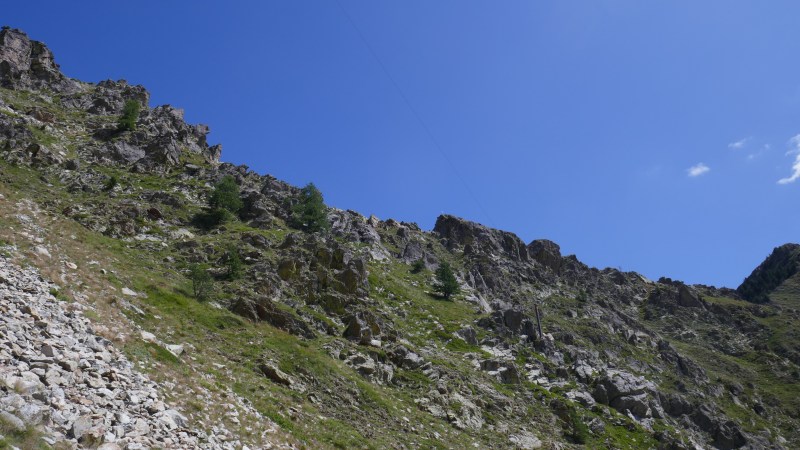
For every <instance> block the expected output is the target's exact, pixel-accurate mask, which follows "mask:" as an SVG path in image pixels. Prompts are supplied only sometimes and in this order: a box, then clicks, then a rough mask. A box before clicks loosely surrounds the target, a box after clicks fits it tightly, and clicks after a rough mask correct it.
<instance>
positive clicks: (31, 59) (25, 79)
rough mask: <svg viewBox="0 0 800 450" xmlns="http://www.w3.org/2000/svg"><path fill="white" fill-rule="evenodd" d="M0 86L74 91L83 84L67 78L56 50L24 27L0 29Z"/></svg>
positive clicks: (64, 91)
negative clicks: (25, 31) (52, 49)
mask: <svg viewBox="0 0 800 450" xmlns="http://www.w3.org/2000/svg"><path fill="white" fill-rule="evenodd" d="M0 85H2V86H3V87H6V88H11V89H42V88H47V89H50V90H53V91H55V92H62V93H71V92H76V91H79V90H81V88H82V84H81V83H80V82H77V81H75V80H71V79H69V78H67V77H65V76H64V75H63V74H62V73H61V70H60V68H59V66H58V64H56V62H55V58H54V57H53V53H52V52H51V51H50V49H48V48H47V46H45V45H44V44H43V43H41V42H39V41H33V40H31V39H30V38H29V37H28V35H26V34H25V33H24V32H23V31H22V30H18V29H13V28H8V27H5V28H3V29H2V30H0Z"/></svg>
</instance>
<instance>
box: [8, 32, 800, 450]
mask: <svg viewBox="0 0 800 450" xmlns="http://www.w3.org/2000/svg"><path fill="white" fill-rule="evenodd" d="M0 86H2V88H0V245H2V251H3V252H4V255H5V256H4V258H7V260H8V263H9V264H15V263H16V264H20V263H24V264H32V265H35V266H38V267H40V269H41V270H42V272H43V273H44V274H46V275H47V276H48V277H50V278H51V279H52V281H54V282H56V283H58V286H57V287H56V286H54V287H53V289H54V292H57V293H58V295H59V296H60V298H62V300H69V301H74V302H75V304H76V305H84V306H83V307H84V308H87V310H88V311H94V312H93V313H87V314H86V316H87V317H89V319H91V320H92V323H93V326H94V327H97V328H99V329H102V330H107V333H106V334H107V338H108V339H109V345H114V346H116V348H119V349H120V351H121V352H123V353H124V354H125V355H126V356H127V358H129V359H130V360H131V361H133V362H134V363H136V364H138V366H139V367H140V368H141V370H142V371H144V372H145V373H147V374H148V375H149V376H150V377H151V378H152V379H153V380H154V381H155V382H157V383H159V385H160V386H166V387H167V389H162V390H160V391H159V390H158V389H157V388H154V392H165V393H164V394H157V395H164V403H169V405H166V406H169V407H168V408H167V407H166V406H165V409H164V410H160V411H159V410H154V411H155V412H153V413H150V412H148V413H147V414H149V415H148V416H143V417H142V418H143V420H144V419H147V420H149V419H150V418H151V415H152V417H153V418H155V419H158V418H159V417H161V416H159V413H161V412H162V411H166V410H174V411H175V412H176V414H179V415H180V417H181V418H182V419H181V420H184V419H185V424H183V425H181V424H176V427H175V428H172V427H167V428H169V429H168V430H166V431H164V433H163V434H160V435H158V436H160V438H159V442H161V443H162V444H163V445H164V446H167V447H169V446H170V445H173V444H174V445H175V446H179V444H178V443H179V442H186V441H181V440H180V439H182V438H183V435H181V433H189V435H191V436H195V437H197V438H198V439H200V440H196V441H193V442H199V443H202V444H203V445H207V446H209V447H215V446H216V447H221V448H240V447H241V446H242V445H248V446H249V447H250V448H260V447H268V446H269V445H286V446H293V445H297V446H300V445H306V446H310V447H314V448H317V447H320V448H328V447H338V448H342V447H345V448H353V447H370V446H372V447H377V448H385V447H393V448H419V447H434V448H437V447H438V448H466V447H478V448H490V447H496V448H539V447H542V448H579V447H581V446H584V445H585V446H588V447H591V448H708V447H714V448H723V449H728V448H794V447H797V446H798V445H800V434H798V430H797V429H796V428H797V427H796V423H797V421H798V420H800V388H798V386H800V383H798V381H800V367H799V366H798V364H800V358H798V354H800V353H798V348H797V345H798V344H797V343H798V342H800V340H799V339H797V337H798V336H796V333H797V331H795V330H796V329H797V324H798V319H799V318H800V315H799V313H798V311H797V309H796V307H792V306H791V305H792V304H796V303H793V302H794V301H795V299H796V298H797V297H798V295H800V292H795V291H794V290H793V289H794V287H793V286H794V284H793V282H792V281H791V280H793V277H794V275H795V273H796V258H795V256H796V255H795V253H796V250H797V248H798V246H796V245H787V246H784V247H781V248H780V249H777V250H776V252H775V253H774V254H773V255H772V256H770V258H768V259H767V261H765V263H764V264H762V266H760V267H759V268H758V269H756V271H755V272H754V274H753V275H751V277H749V278H748V280H746V281H745V283H743V285H742V287H740V288H739V289H738V290H737V291H733V290H731V289H724V288H713V287H709V286H702V285H696V286H690V285H686V284H684V283H681V282H679V281H673V280H669V279H660V280H658V281H651V280H648V279H646V278H645V277H643V276H641V275H639V274H637V273H634V272H621V271H618V270H615V269H602V270H601V269H596V268H591V267H588V266H587V265H585V264H583V263H581V262H580V261H579V260H578V259H577V258H576V257H575V256H563V255H562V254H561V251H560V248H559V246H558V245H557V244H556V243H553V242H551V241H547V240H535V241H533V242H531V243H529V244H525V243H524V242H523V241H522V240H521V239H519V238H518V237H517V236H516V235H514V234H513V233H510V232H506V231H501V230H495V229H491V228H489V227H486V226H483V225H480V224H477V223H474V222H470V221H467V220H464V219H461V218H458V217H454V216H450V215H443V216H441V217H439V218H438V220H437V221H436V225H435V227H434V229H433V230H432V231H424V230H421V229H420V228H419V227H418V226H417V225H416V224H411V223H404V222H398V221H395V220H391V219H388V220H380V219H378V218H375V217H369V218H367V217H363V216H362V215H360V214H358V213H357V212H354V211H342V210H336V209H328V211H327V219H328V222H329V224H330V227H329V228H328V229H327V230H325V231H321V232H317V233H306V232H303V231H301V230H298V229H293V228H291V227H290V226H289V224H290V223H292V221H291V220H290V219H291V216H292V211H293V205H295V204H297V202H299V201H300V190H299V189H297V188H296V187H293V186H291V185H289V184H287V183H284V182H282V181H280V180H277V179H275V178H274V177H271V176H269V175H261V174H257V173H255V172H253V171H251V170H249V169H248V168H247V167H245V166H233V165H231V164H227V163H221V162H220V161H219V158H220V153H221V147H220V146H219V145H217V146H209V145H208V143H207V142H206V135H207V133H208V127H207V126H205V125H191V124H187V123H186V122H185V121H184V120H183V113H182V111H181V110H179V109H176V108H173V107H171V106H158V107H150V105H149V104H148V102H149V94H148V93H147V91H146V90H145V89H144V88H143V87H141V86H132V85H129V84H128V83H126V82H124V81H116V82H115V81H104V82H101V83H98V84H91V83H84V82H81V81H77V80H72V79H70V78H68V77H66V76H65V75H63V74H62V73H61V72H60V70H59V68H58V65H57V64H56V63H55V61H54V59H53V55H52V54H51V53H50V51H49V50H47V47H46V46H44V44H41V43H38V42H35V41H32V40H30V39H29V38H28V37H27V36H26V35H25V34H24V33H22V32H21V31H19V30H12V29H4V30H2V31H0ZM129 101H135V102H138V103H139V104H140V105H141V106H142V110H141V113H140V114H139V116H138V118H137V121H136V127H135V130H122V129H120V128H119V127H118V125H117V119H118V117H119V116H120V114H122V111H123V108H124V105H125V103H126V102H129ZM225 177H231V178H232V179H233V180H234V181H235V184H236V186H237V187H238V190H239V192H240V197H241V200H242V204H243V207H242V208H241V209H240V210H238V211H237V212H236V213H235V217H234V218H233V219H232V220H231V221H229V222H226V223H223V224H220V225H216V226H209V225H208V224H207V223H204V222H203V221H202V220H200V219H201V218H202V217H203V215H204V214H207V213H208V201H207V199H208V197H209V194H210V193H211V191H212V188H213V186H214V185H215V184H216V183H218V182H219V181H220V180H222V179H223V178H225ZM231 252H235V254H236V256H237V259H238V260H240V261H241V263H242V265H243V268H242V276H241V277H233V276H231V275H230V270H229V269H228V267H230V261H231V260H232V258H233V256H232V253H231ZM4 261H6V260H4ZM442 262H447V263H449V265H450V266H451V267H453V268H454V270H455V274H456V277H457V279H458V281H459V283H460V287H461V289H460V290H461V292H460V294H458V295H456V296H455V298H454V299H453V300H452V301H446V300H443V299H441V298H440V297H438V296H437V295H435V294H434V293H433V292H432V290H433V287H432V286H433V285H434V281H435V280H434V275H433V274H434V270H435V269H436V268H437V267H438V266H439V265H440V264H441V263H442ZM198 266H199V267H201V268H205V269H207V270H205V273H207V274H208V275H209V276H210V277H211V278H212V280H213V286H214V287H213V289H212V292H211V294H210V295H211V299H210V300H208V301H199V300H197V299H196V298H194V295H193V289H192V288H193V286H192V282H191V280H190V278H191V277H190V273H191V272H190V268H192V267H195V268H196V267H198ZM792 270H794V272H792ZM0 282H3V281H2V279H0ZM798 286H800V284H798ZM762 294H763V295H762ZM764 295H766V298H765V297H764ZM770 296H772V297H774V299H773V300H772V301H765V300H769V297H770ZM743 298H744V299H746V300H751V301H745V300H743ZM43 301H45V304H47V302H52V301H54V300H53V299H47V300H43ZM752 301H756V302H761V303H760V304H756V303H753V302H752ZM537 309H538V311H539V315H538V317H537V314H536V310H537ZM540 326H541V329H542V333H541V334H540V332H539V327H540ZM142 331H145V332H146V334H144V333H142ZM65 333H66V334H70V333H73V331H66V332H65ZM0 340H1V341H2V342H1V343H2V344H3V345H5V346H6V347H9V346H13V344H12V343H11V341H10V338H9V337H8V335H7V334H0ZM31 342H34V341H31ZM167 343H169V344H167ZM31 345H34V344H31ZM35 346H36V345H34V347H35ZM176 346H177V347H180V348H181V349H183V350H184V351H182V352H177V350H176V348H177V347H176ZM0 348H1V347H0ZM170 349H172V350H176V353H174V354H173V353H170V352H172V350H170ZM0 352H2V350H0ZM0 354H1V355H6V353H0ZM170 355H171V356H170ZM7 356H8V357H7V358H6V359H4V360H2V361H0V364H2V365H4V366H3V367H0V369H4V368H9V367H11V366H12V365H14V367H21V369H19V371H23V369H25V370H24V371H25V372H28V371H29V370H28V369H29V368H30V367H32V366H30V356H26V355H23V354H20V353H19V352H17V353H15V352H10V353H9V354H8V355H7ZM37 357H38V356H37ZM26 358H27V360H26ZM110 358H111V359H114V358H115V357H113V356H112V357H110ZM101 359H102V358H101ZM23 364H27V365H28V366H26V367H23ZM87 369H88V368H87ZM42 370H44V372H43V373H42V374H39V373H38V372H35V371H32V370H31V371H30V372H31V373H33V374H34V375H32V376H38V377H39V378H40V380H39V381H40V382H42V383H45V384H46V383H47V379H48V375H47V373H48V372H47V370H46V369H44V368H43V369H42ZM20 373H21V372H20ZM15 376H16V375H15ZM177 386H181V388H180V389H178V388H177ZM170 388H171V389H170ZM109 389H110V388H109ZM12 391H13V387H0V409H2V410H3V411H5V412H6V413H8V414H11V415H13V416H14V417H16V418H17V419H19V420H23V419H24V424H23V425H24V428H25V429H28V428H30V429H31V430H38V431H36V432H37V433H41V434H42V435H43V436H44V437H45V438H47V439H50V440H58V439H62V440H64V441H71V442H76V441H78V440H79V438H78V437H76V436H75V435H74V433H73V434H70V433H69V429H70V427H73V426H74V424H75V421H77V420H78V418H79V417H80V415H76V416H73V415H70V416H68V417H67V416H63V417H61V419H58V420H60V422H59V421H58V420H55V419H54V417H56V416H54V415H53V414H50V415H47V414H42V415H36V416H35V417H27V416H26V417H24V418H23V417H20V416H24V414H22V413H20V411H19V409H18V408H16V409H15V408H12V407H10V406H7V405H8V404H10V403H9V402H5V400H4V399H8V398H11V397H12V394H13V392H12ZM111 392H112V393H113V392H114V391H113V389H111ZM209 396H210V398H212V400H210V402H206V401H204V400H203V399H204V398H206V397H209ZM4 402H5V403H4ZM211 402H213V404H212V403H211ZM96 403H98V405H99V406H97V408H96V410H93V411H94V413H93V414H97V415H104V417H106V419H107V420H106V419H104V420H103V421H100V420H97V421H93V422H92V424H91V425H92V427H100V428H98V429H102V433H95V434H98V436H100V437H98V439H99V440H104V441H106V443H108V444H111V443H114V444H115V445H118V446H120V447H123V448H124V447H125V446H128V448H135V445H134V446H130V445H129V444H131V443H134V444H135V442H133V441H130V440H125V439H126V433H130V430H129V428H130V427H128V428H126V424H124V423H121V422H120V420H121V419H119V418H116V416H115V414H114V412H113V410H112V409H111V408H112V406H113V405H105V406H103V405H102V403H103V402H99V401H98V402H96ZM216 404H221V405H224V407H216V406H215V405H216ZM42 405H43V406H42V408H43V411H44V410H45V409H46V407H47V408H51V409H52V410H53V411H55V409H53V408H55V406H53V405H52V402H51V404H49V406H47V405H48V403H47V402H43V404H42ZM104 408H106V409H104ZM138 413H139V412H137V414H138ZM170 414H172V413H170ZM162 415H163V414H162ZM175 417H178V416H175ZM56 418H57V417H56ZM54 420H55V421H54ZM162 422H163V421H162ZM273 422H274V424H273ZM59 427H60V428H59ZM59 430H61V431H59ZM64 430H67V431H64ZM159 430H165V429H164V428H163V427H162V428H159ZM187 430H189V431H187ZM264 430H270V431H269V432H267V431H264ZM3 433H4V431H0V434H3ZM159 433H160V431H159ZM170 433H174V434H175V440H170V441H167V440H166V439H170V438H171V435H170ZM18 434H19V433H18ZM15 436H17V435H13V436H12V437H11V438H13V439H17V437H15ZM19 436H21V434H19ZM217 438H219V439H217ZM19 439H22V438H21V437H20V438H19ZM93 442H95V441H93ZM237 442H238V443H237ZM95 443H99V442H95ZM198 445H200V444H198ZM109 448H113V447H109Z"/></svg>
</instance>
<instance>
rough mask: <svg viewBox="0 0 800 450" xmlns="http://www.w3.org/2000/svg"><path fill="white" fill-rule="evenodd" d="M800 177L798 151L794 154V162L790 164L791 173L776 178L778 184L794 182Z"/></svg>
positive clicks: (799, 154)
mask: <svg viewBox="0 0 800 450" xmlns="http://www.w3.org/2000/svg"><path fill="white" fill-rule="evenodd" d="M798 179H800V153H798V154H797V155H795V156H794V164H792V175H791V176H788V177H786V178H781V179H780V180H778V184H789V183H794V182H795V181H797V180H798Z"/></svg>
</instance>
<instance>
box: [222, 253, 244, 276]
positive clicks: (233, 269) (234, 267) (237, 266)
mask: <svg viewBox="0 0 800 450" xmlns="http://www.w3.org/2000/svg"><path fill="white" fill-rule="evenodd" d="M225 268H226V269H227V274H228V279H229V280H238V279H239V278H241V277H242V274H243V272H244V268H243V266H242V259H241V258H240V257H239V249H238V248H237V247H236V246H235V245H230V246H229V247H228V249H227V251H226V252H225Z"/></svg>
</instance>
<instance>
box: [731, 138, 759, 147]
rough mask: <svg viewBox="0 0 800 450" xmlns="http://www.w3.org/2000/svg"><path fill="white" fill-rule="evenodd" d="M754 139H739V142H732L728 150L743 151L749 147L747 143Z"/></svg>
mask: <svg viewBox="0 0 800 450" xmlns="http://www.w3.org/2000/svg"><path fill="white" fill-rule="evenodd" d="M752 139H753V138H751V137H746V138H742V139H739V140H738V141H736V142H731V143H730V144H728V148H730V149H733V150H741V149H743V148H744V147H745V146H746V145H747V143H748V142H750V141H751V140H752Z"/></svg>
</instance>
